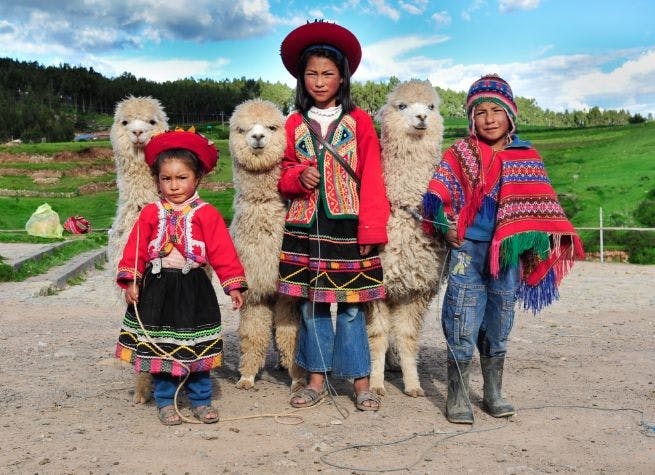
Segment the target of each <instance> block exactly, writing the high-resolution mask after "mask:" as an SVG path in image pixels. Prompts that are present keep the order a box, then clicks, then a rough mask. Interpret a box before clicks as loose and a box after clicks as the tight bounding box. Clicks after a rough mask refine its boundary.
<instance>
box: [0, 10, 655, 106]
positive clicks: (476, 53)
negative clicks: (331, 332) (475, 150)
mask: <svg viewBox="0 0 655 475" xmlns="http://www.w3.org/2000/svg"><path fill="white" fill-rule="evenodd" d="M314 18H324V19H327V20H329V21H334V22H337V23H339V24H340V25H343V26H345V27H346V28H348V29H350V30H351V31H353V32H354V33H355V34H356V35H357V37H358V38H359V40H360V42H361V44H362V46H363V59H362V64H361V66H360V68H359V69H358V71H357V72H356V74H355V76H354V78H353V79H354V80H358V81H367V80H373V81H380V80H386V79H388V78H389V76H392V75H393V76H396V77H399V78H400V79H402V80H406V79H410V78H420V79H429V80H430V81H431V82H432V84H433V85H436V86H440V87H443V88H450V89H454V90H458V91H464V90H466V89H467V88H468V86H469V85H470V83H471V82H472V81H474V80H475V79H477V78H478V77H479V76H481V75H482V74H484V73H489V72H495V73H498V74H500V75H501V76H503V77H505V78H506V79H507V80H508V81H509V82H510V84H511V85H512V87H513V89H514V93H515V94H516V95H520V96H524V97H532V98H534V99H535V100H536V101H537V103H538V104H539V105H540V106H541V107H544V108H549V109H552V110H557V111H563V110H564V109H569V110H571V109H585V108H589V107H592V106H599V107H601V108H615V109H621V108H623V109H628V110H630V112H632V113H637V112H638V113H641V114H644V115H645V114H648V113H652V114H654V115H655V2H653V1H652V0H634V1H626V2H617V1H607V0H598V1H591V0H580V1H576V0H459V1H456V0H443V1H427V0H398V1H391V0H349V1H343V2H342V1H341V0H335V1H334V2H331V3H327V2H325V3H321V2H316V1H313V2H310V1H304V0H303V1H300V0H291V1H281V0H269V1H266V0H253V1H246V0H230V1H223V0H194V1H193V2H188V1H186V2H185V1H171V0H166V1H160V0H114V1H112V0H70V1H57V0H21V1H19V2H15V1H9V0H0V44H1V45H2V48H1V49H0V56H6V57H10V58H14V59H18V60H28V61H37V62H39V63H41V64H45V65H51V64H52V65H58V64H60V63H68V64H70V65H74V66H78V65H80V66H84V67H93V68H94V69H95V70H96V71H98V72H100V73H102V74H104V75H106V76H108V77H114V76H117V75H120V74H121V73H122V72H124V71H129V72H131V73H132V74H134V75H135V76H137V77H146V78H148V79H151V80H156V81H165V80H174V79H178V78H184V77H194V78H196V79H202V78H211V79H216V80H220V79H225V78H227V79H231V78H235V77H242V76H245V77H247V78H255V79H256V78H262V79H265V80H269V81H282V82H285V83H287V84H289V85H293V81H292V78H291V77H290V76H289V74H288V73H287V72H286V70H285V69H284V68H283V66H282V63H281V61H280V58H279V45H280V43H281V41H282V39H283V38H284V37H285V36H286V34H287V33H288V32H289V31H291V30H292V29H293V28H295V27H297V26H299V25H301V24H303V23H304V22H305V21H307V20H311V19H314Z"/></svg>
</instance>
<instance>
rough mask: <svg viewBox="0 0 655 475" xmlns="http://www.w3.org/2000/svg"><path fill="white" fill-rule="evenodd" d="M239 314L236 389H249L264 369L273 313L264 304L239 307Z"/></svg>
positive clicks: (249, 304) (247, 304) (248, 304)
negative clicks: (239, 375)
mask: <svg viewBox="0 0 655 475" xmlns="http://www.w3.org/2000/svg"><path fill="white" fill-rule="evenodd" d="M240 313H241V317H240V319H239V330H238V333H239V345H240V349H241V361H240V364H239V373H240V374H241V379H239V382H237V388H239V389H250V388H252V387H253V386H254V385H255V376H256V375H257V373H258V372H259V370H260V369H262V368H263V367H264V362H265V360H266V352H267V351H268V346H269V343H270V341H271V328H272V323H273V312H272V310H271V308H270V306H268V305H266V304H261V303H256V304H253V303H246V304H244V305H243V307H241V311H240Z"/></svg>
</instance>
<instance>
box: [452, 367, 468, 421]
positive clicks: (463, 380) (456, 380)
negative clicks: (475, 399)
mask: <svg viewBox="0 0 655 475" xmlns="http://www.w3.org/2000/svg"><path fill="white" fill-rule="evenodd" d="M458 368H459V371H458ZM470 369H471V360H469V361H455V360H448V398H447V399H446V419H448V421H449V422H452V423H453V424H473V411H472V410H471V403H470V401H469V397H468V396H469V370H470Z"/></svg>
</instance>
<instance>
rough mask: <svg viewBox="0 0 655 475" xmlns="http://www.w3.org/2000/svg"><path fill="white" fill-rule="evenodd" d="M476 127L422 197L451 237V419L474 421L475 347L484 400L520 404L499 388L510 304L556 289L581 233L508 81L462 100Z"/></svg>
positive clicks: (505, 408)
mask: <svg viewBox="0 0 655 475" xmlns="http://www.w3.org/2000/svg"><path fill="white" fill-rule="evenodd" d="M466 111H467V114H468V117H469V132H470V135H469V136H468V137H467V138H465V139H462V140H458V141H457V142H455V144H453V146H452V147H450V148H449V149H448V150H447V151H446V152H445V153H444V156H443V159H442V161H441V162H440V163H439V165H438V166H437V168H436V170H435V173H434V175H433V177H432V180H431V181H430V184H429V186H428V192H427V193H426V194H425V197H424V200H423V209H424V218H425V220H424V226H425V229H426V231H428V232H435V231H436V232H437V233H440V234H442V235H443V236H444V238H445V239H446V241H447V242H448V244H449V245H450V246H451V255H450V262H449V274H448V287H447V289H446V295H445V298H444V303H443V311H442V317H441V321H442V326H443V330H444V333H445V335H446V342H447V344H448V359H447V365H448V397H447V400H446V417H447V418H448V420H449V421H450V422H453V423H460V424H472V423H473V411H472V408H471V403H470V401H469V398H468V380H469V371H470V367H471V359H472V357H473V351H474V347H475V346H477V348H478V351H479V353H480V365H481V368H482V376H483V378H484V388H483V391H484V398H483V401H482V408H483V409H484V410H485V411H486V412H488V413H489V414H490V415H492V416H494V417H509V416H512V415H514V414H515V410H514V407H513V406H512V405H511V404H510V403H508V402H507V401H506V400H505V399H503V397H502V395H501V388H502V376H503V366H504V362H505V354H506V352H507V338H508V336H509V332H510V330H511V329H512V323H513V321H514V306H515V303H516V301H517V300H522V301H523V303H524V308H526V309H531V310H532V311H533V313H536V312H538V311H540V310H541V309H542V308H543V307H545V306H547V305H549V304H551V303H552V302H553V301H554V300H556V299H557V298H558V297H559V296H558V293H557V287H558V285H559V283H560V281H561V280H562V278H563V277H564V275H565V274H566V272H567V271H568V270H569V269H570V268H571V265H572V264H573V261H574V260H575V259H580V258H582V257H583V254H584V251H583V249H582V243H581V241H580V239H579V237H578V236H577V234H576V232H575V229H574V228H573V226H572V225H571V223H570V222H569V221H568V220H567V218H566V216H565V214H564V211H563V210H562V207H561V206H560V204H559V202H558V201H557V195H556V194H555V191H554V190H553V188H552V186H551V184H550V180H549V179H548V176H547V174H546V169H545V167H544V164H543V162H542V160H541V158H540V157H539V155H538V154H537V151H536V150H535V149H534V148H532V145H531V144H530V142H527V141H523V140H521V139H519V137H518V136H517V135H516V134H515V132H516V118H517V115H518V110H517V107H516V103H515V102H514V96H513V94H512V89H511V88H510V86H509V84H507V82H506V81H504V80H503V79H501V78H500V77H498V76H497V75H495V74H493V75H487V76H483V77H482V78H480V79H479V80H477V81H475V82H474V83H473V84H472V85H471V88H470V89H469V92H468V96H467V100H466Z"/></svg>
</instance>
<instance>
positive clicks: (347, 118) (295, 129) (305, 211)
mask: <svg viewBox="0 0 655 475" xmlns="http://www.w3.org/2000/svg"><path fill="white" fill-rule="evenodd" d="M281 54H282V61H283V62H284V65H285V67H286V68H287V70H288V71H289V72H290V73H291V74H292V75H293V76H295V77H296V78H297V80H298V83H297V86H296V112H294V113H292V114H291V115H290V116H289V118H288V119H287V122H286V133H287V148H286V152H285V157H284V160H283V163H282V174H281V177H280V181H279V184H278V188H279V190H280V192H281V193H282V195H284V196H285V197H286V198H288V199H289V201H290V206H289V210H288V213H287V216H286V230H285V235H284V240H283V244H282V252H281V257H280V280H279V286H278V289H279V291H280V292H281V293H283V294H286V295H291V296H294V297H298V298H299V300H300V309H301V313H302V323H301V328H300V332H299V335H298V346H297V354H296V362H297V363H298V364H299V365H300V366H301V367H303V368H305V369H306V370H307V371H308V372H309V381H308V385H307V387H306V388H304V389H303V390H301V391H299V392H297V393H294V394H293V395H292V398H291V405H292V406H294V407H308V406H312V405H314V404H316V403H317V402H318V401H320V400H321V399H322V398H323V397H324V396H325V394H326V375H327V373H328V372H331V373H332V375H333V376H335V377H339V378H344V379H353V380H354V392H355V401H356V407H357V408H358V409H360V410H378V409H379V408H380V405H381V401H380V399H379V397H378V396H377V395H376V394H373V393H371V392H370V391H369V373H370V370H371V360H370V352H369V346H368V336H367V333H366V322H365V318H364V313H363V311H362V306H361V304H362V303H363V302H370V301H373V300H376V299H382V298H384V295H385V294H384V286H383V281H382V267H381V264H380V258H379V256H378V252H377V246H378V245H381V244H384V243H386V242H387V232H386V226H387V219H388V217H389V202H388V200H387V197H386V193H385V188H384V182H383V178H382V168H381V164H380V144H379V141H378V138H377V135H376V132H375V129H374V127H373V121H372V120H371V118H370V117H369V116H368V115H367V114H366V113H365V112H364V111H362V110H361V109H359V108H357V107H356V106H355V104H353V101H352V99H351V97H350V75H351V73H353V72H354V71H355V69H357V66H358V65H359V61H360V59H361V48H360V45H359V42H358V41H357V38H355V36H354V35H353V34H352V33H351V32H350V31H348V30H346V29H345V28H343V27H340V26H338V25H335V24H331V23H325V22H313V23H308V24H306V25H303V26H301V27H299V28H297V29H295V30H294V31H292V32H291V33H290V34H289V35H288V36H287V37H286V38H285V40H284V41H283V42H282V47H281ZM331 303H336V304H337V321H336V332H335V331H333V325H332V318H331V313H330V304H331Z"/></svg>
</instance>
